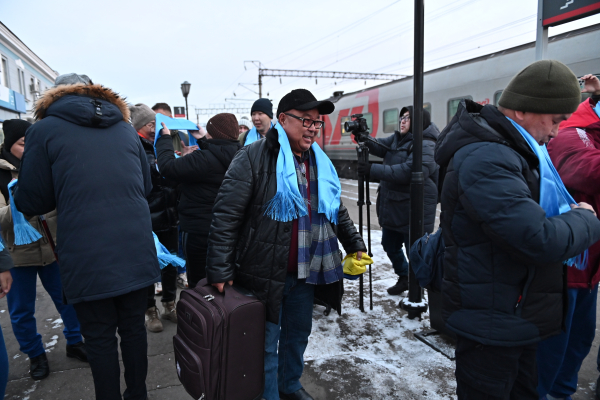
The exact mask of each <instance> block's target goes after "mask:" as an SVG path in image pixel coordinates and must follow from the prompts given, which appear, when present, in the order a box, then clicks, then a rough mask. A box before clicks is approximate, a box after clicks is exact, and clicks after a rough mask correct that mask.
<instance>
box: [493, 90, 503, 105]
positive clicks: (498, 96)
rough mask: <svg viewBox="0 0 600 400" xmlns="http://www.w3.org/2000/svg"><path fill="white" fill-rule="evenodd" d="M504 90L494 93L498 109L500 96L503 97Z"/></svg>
mask: <svg viewBox="0 0 600 400" xmlns="http://www.w3.org/2000/svg"><path fill="white" fill-rule="evenodd" d="M502 92H503V91H502V90H498V91H497V92H496V93H494V105H495V106H496V107H498V100H500V96H502Z"/></svg>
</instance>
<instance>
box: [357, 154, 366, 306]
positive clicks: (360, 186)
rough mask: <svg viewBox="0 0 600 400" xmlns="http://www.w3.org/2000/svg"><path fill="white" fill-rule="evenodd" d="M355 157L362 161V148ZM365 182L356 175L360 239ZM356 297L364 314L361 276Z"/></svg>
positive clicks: (361, 234)
mask: <svg viewBox="0 0 600 400" xmlns="http://www.w3.org/2000/svg"><path fill="white" fill-rule="evenodd" d="M356 155H357V158H358V160H359V161H360V160H361V159H362V157H363V156H364V149H363V148H362V146H360V145H359V146H358V147H357V148H356ZM364 185H365V180H364V176H363V175H360V174H359V175H358V201H357V202H356V204H357V205H358V230H359V233H360V236H361V237H364V236H363V208H362V207H363V204H365V186H364ZM358 296H359V302H358V308H359V310H360V311H362V312H365V305H364V282H363V275H360V278H359V283H358Z"/></svg>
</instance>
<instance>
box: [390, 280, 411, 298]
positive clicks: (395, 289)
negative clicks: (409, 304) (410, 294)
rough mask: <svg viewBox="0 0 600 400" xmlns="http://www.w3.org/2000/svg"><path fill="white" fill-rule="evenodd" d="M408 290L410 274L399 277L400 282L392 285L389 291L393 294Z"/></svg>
mask: <svg viewBox="0 0 600 400" xmlns="http://www.w3.org/2000/svg"><path fill="white" fill-rule="evenodd" d="M406 290H408V276H401V277H399V278H398V282H396V284H395V285H394V286H392V287H389V288H388V290H387V292H388V294H391V295H394V296H396V295H399V294H402V292H404V291H406Z"/></svg>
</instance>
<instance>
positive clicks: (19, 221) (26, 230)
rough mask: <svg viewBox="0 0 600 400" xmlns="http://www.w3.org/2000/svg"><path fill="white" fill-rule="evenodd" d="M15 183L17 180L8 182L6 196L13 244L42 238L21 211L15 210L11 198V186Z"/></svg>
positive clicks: (13, 201) (26, 242) (19, 244)
mask: <svg viewBox="0 0 600 400" xmlns="http://www.w3.org/2000/svg"><path fill="white" fill-rule="evenodd" d="M16 184H17V180H16V179H15V180H14V181H12V182H10V183H9V184H8V197H9V202H10V213H11V214H12V220H13V230H14V232H15V245H17V246H21V245H24V244H29V243H33V242H36V241H38V240H40V239H41V238H42V235H40V233H39V232H38V231H37V229H35V228H34V227H33V226H31V224H30V223H29V221H27V220H26V219H25V216H24V215H23V213H22V212H21V211H19V210H17V206H15V199H14V198H13V194H12V188H13V186H15V185H16Z"/></svg>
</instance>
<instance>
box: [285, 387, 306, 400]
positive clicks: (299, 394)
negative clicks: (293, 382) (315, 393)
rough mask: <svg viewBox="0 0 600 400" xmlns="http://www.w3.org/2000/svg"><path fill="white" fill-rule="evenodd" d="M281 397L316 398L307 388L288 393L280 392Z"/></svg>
mask: <svg viewBox="0 0 600 400" xmlns="http://www.w3.org/2000/svg"><path fill="white" fill-rule="evenodd" d="M279 398H280V399H282V400H314V399H313V398H312V396H311V395H310V394H308V393H307V392H306V390H304V388H302V389H299V390H296V391H295V392H294V393H288V394H285V393H281V392H279Z"/></svg>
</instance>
